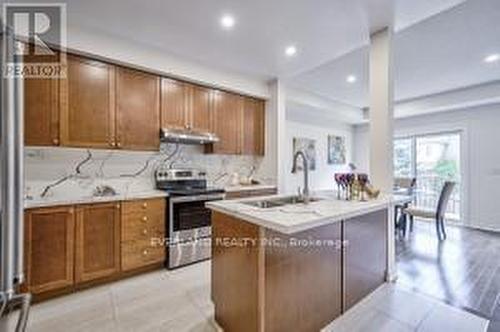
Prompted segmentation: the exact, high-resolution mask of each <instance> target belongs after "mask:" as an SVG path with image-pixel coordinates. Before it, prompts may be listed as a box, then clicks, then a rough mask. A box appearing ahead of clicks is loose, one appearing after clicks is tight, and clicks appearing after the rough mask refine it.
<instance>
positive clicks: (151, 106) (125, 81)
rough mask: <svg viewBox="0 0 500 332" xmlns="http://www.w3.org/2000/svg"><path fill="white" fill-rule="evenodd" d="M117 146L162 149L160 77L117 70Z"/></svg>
mask: <svg viewBox="0 0 500 332" xmlns="http://www.w3.org/2000/svg"><path fill="white" fill-rule="evenodd" d="M116 116H117V128H116V146H117V147H118V148H123V149H128V150H158V148H159V146H160V78H159V77H158V76H154V75H150V74H146V73H143V72H141V71H138V70H132V69H126V68H117V70H116Z"/></svg>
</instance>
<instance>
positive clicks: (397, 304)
mask: <svg viewBox="0 0 500 332" xmlns="http://www.w3.org/2000/svg"><path fill="white" fill-rule="evenodd" d="M209 283H210V262H208V261H207V262H203V263H200V264H196V265H192V266H189V267H185V268H182V269H178V270H175V271H168V272H167V271H158V272H152V273H148V274H145V275H141V276H138V277H134V278H130V279H126V280H123V281H119V282H116V283H112V284H109V285H105V286H101V287H98V288H94V289H90V290H87V291H82V292H78V293H75V294H72V295H68V296H64V297H60V298H57V299H54V300H50V301H47V302H44V303H41V304H37V305H34V306H33V307H32V310H31V315H30V320H29V323H28V331H29V332H31V331H36V332H49V331H50V332H58V331H65V332H67V331H71V332H73V331H92V332H98V331H106V332H112V331H120V332H121V331H124V332H127V331H141V332H142V331H175V332H183V331H186V332H187V331H189V332H209V331H217V327H216V325H215V324H214V323H213V318H212V317H213V306H212V304H211V301H210V284H209ZM487 324H488V322H487V321H486V320H485V319H482V318H479V317H477V316H474V315H472V314H470V313H467V312H465V311H461V310H459V309H456V308H454V307H450V306H448V305H445V304H442V303H440V302H438V301H437V300H434V299H431V298H427V297H425V296H423V295H418V294H415V293H411V291H407V290H405V289H403V288H401V287H400V286H395V285H393V284H387V285H384V286H382V287H381V288H379V289H378V290H377V291H375V292H374V293H373V294H372V295H370V296H369V297H367V298H366V299H365V300H363V301H362V302H361V303H359V305H357V306H355V307H354V308H352V309H351V310H350V311H349V312H348V313H346V315H344V316H342V317H341V318H339V319H337V320H335V321H334V322H333V323H332V324H330V325H329V326H328V327H326V328H325V331H335V332H342V331H349V332H355V331H370V332H372V331H387V332H391V331H397V332H405V331H426V332H427V331H454V332H461V331H463V332H468V331H470V332H480V331H486V328H487ZM0 329H1V327H0ZM8 331H10V330H8ZM2 332H3V331H2Z"/></svg>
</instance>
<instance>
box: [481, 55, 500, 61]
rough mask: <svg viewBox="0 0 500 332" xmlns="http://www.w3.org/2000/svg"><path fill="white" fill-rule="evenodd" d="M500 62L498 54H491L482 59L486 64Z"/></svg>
mask: <svg viewBox="0 0 500 332" xmlns="http://www.w3.org/2000/svg"><path fill="white" fill-rule="evenodd" d="M499 60H500V54H498V53H496V54H491V55H488V56H487V57H486V58H484V62H486V63H493V62H498V61H499Z"/></svg>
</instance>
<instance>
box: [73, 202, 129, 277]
mask: <svg viewBox="0 0 500 332" xmlns="http://www.w3.org/2000/svg"><path fill="white" fill-rule="evenodd" d="M76 213H77V214H76V255H75V280H76V282H77V283H79V282H85V281H90V280H94V279H99V278H102V277H109V276H112V275H113V274H115V273H117V272H119V271H120V204H119V203H102V204H91V205H82V206H79V207H78V208H77V212H76Z"/></svg>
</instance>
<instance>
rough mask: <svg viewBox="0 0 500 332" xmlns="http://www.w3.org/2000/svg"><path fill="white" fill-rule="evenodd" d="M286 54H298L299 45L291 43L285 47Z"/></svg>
mask: <svg viewBox="0 0 500 332" xmlns="http://www.w3.org/2000/svg"><path fill="white" fill-rule="evenodd" d="M285 54H286V56H294V55H295V54H297V47H295V46H293V45H290V46H288V47H287V48H286V49H285Z"/></svg>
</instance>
